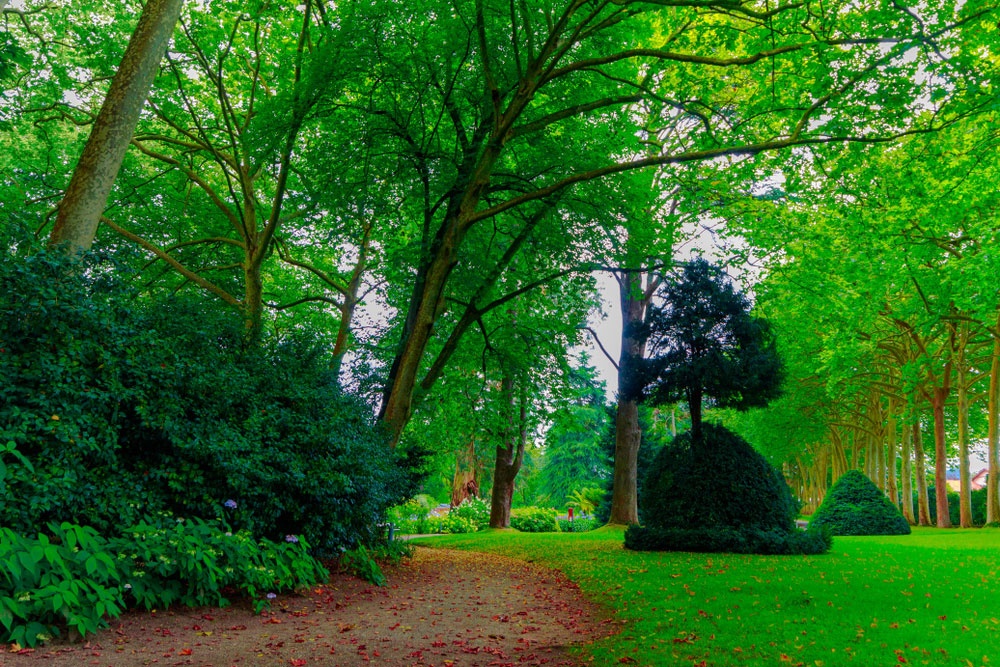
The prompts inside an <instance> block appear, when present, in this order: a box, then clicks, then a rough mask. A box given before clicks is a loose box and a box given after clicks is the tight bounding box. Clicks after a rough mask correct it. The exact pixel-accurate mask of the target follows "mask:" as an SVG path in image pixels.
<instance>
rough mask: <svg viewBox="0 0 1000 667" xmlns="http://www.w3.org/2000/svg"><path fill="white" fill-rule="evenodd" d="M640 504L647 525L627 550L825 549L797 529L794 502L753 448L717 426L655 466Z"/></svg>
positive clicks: (684, 439) (628, 540)
mask: <svg viewBox="0 0 1000 667" xmlns="http://www.w3.org/2000/svg"><path fill="white" fill-rule="evenodd" d="M643 489H644V492H643V496H642V497H641V498H640V499H639V502H640V505H641V515H642V517H643V521H644V525H642V526H638V525H636V526H630V527H629V528H628V530H627V531H626V533H625V547H626V548H628V549H639V550H664V551H674V550H680V551H706V552H708V551H730V552H735V553H767V554H810V553H823V552H825V551H827V550H829V548H830V544H831V542H830V539H829V537H828V536H826V535H824V534H823V533H822V532H821V531H819V530H812V531H810V532H808V533H802V532H800V531H799V530H798V529H797V528H796V527H795V515H796V512H797V510H798V503H796V502H795V501H794V499H793V498H792V494H791V491H790V490H789V488H788V484H786V483H785V480H784V478H783V477H782V476H781V473H779V472H778V471H777V470H776V469H775V468H774V467H773V466H772V465H771V464H769V463H768V462H767V461H766V460H765V459H764V457H763V456H761V455H760V454H759V453H757V451H755V450H754V449H753V447H751V446H750V444H749V443H748V442H747V441H746V440H744V439H743V438H741V437H739V436H738V435H736V434H735V433H733V432H731V431H729V430H727V429H725V428H723V427H722V426H719V425H713V424H705V425H704V426H703V429H702V434H701V437H700V438H693V437H692V435H691V433H690V432H688V433H682V434H680V435H678V436H677V437H676V438H674V440H673V442H671V443H670V444H668V445H666V446H665V447H663V448H662V449H661V450H660V452H659V453H658V454H657V456H656V459H655V460H654V461H653V465H652V466H651V468H650V470H649V473H648V476H647V478H646V481H645V484H644V485H643Z"/></svg>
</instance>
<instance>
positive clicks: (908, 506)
mask: <svg viewBox="0 0 1000 667" xmlns="http://www.w3.org/2000/svg"><path fill="white" fill-rule="evenodd" d="M912 441H913V429H910V428H907V427H906V426H905V425H904V426H903V451H902V454H901V456H900V458H902V460H903V461H902V463H903V465H902V471H901V474H900V476H901V477H902V478H903V480H902V482H903V483H902V489H901V490H902V496H903V497H902V498H901V500H902V503H903V518H905V519H906V520H907V521H908V522H909V523H910V525H911V526H912V525H915V524H916V523H917V519H916V517H915V516H914V515H913V447H912Z"/></svg>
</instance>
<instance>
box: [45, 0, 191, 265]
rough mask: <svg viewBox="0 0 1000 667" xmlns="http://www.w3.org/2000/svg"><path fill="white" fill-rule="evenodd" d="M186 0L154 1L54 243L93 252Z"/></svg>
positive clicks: (70, 191)
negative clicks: (123, 162) (110, 199)
mask: <svg viewBox="0 0 1000 667" xmlns="http://www.w3.org/2000/svg"><path fill="white" fill-rule="evenodd" d="M183 4H184V2H183V0H148V2H146V4H145V6H144V7H143V9H142V14H141V15H140V16H139V23H138V25H136V28H135V32H133V33H132V37H131V39H129V43H128V47H127V48H126V49H125V55H124V56H123V57H122V61H121V63H120V64H119V66H118V71H117V72H115V76H114V78H113V79H112V80H111V87H110V88H109V89H108V93H107V95H106V96H105V98H104V103H103V104H102V106H101V110H100V112H99V113H98V114H97V118H96V119H95V120H94V124H93V126H92V127H91V129H90V137H89V138H88V139H87V144H86V146H84V149H83V153H82V154H81V155H80V161H79V162H78V163H77V165H76V169H75V170H74V171H73V176H72V178H71V179H70V182H69V187H67V188H66V194H65V195H64V196H63V199H62V202H61V203H60V204H59V212H58V214H57V216H56V223H55V226H54V227H53V229H52V234H51V235H50V236H49V245H50V246H51V247H63V248H65V250H66V251H67V252H70V253H78V252H82V251H85V250H89V249H90V246H91V245H92V244H93V242H94V236H95V235H96V234H97V226H98V224H99V223H100V220H101V215H102V214H103V213H104V208H105V206H106V205H107V202H108V195H109V194H111V187H112V186H113V185H114V182H115V178H116V177H117V176H118V170H119V169H120V168H121V165H122V160H123V159H124V158H125V152H126V151H127V150H128V147H129V143H130V142H131V141H132V135H133V133H134V132H135V126H136V124H137V123H138V122H139V112H140V111H141V110H142V107H143V105H145V103H146V97H147V96H148V95H149V89H150V88H151V87H152V85H153V80H154V79H155V78H156V73H157V71H158V70H159V65H160V61H161V60H162V59H163V54H164V53H165V52H166V50H167V44H168V43H169V42H170V36H171V35H172V34H173V32H174V26H175V25H176V24H177V19H178V18H179V17H180V14H181V7H182V6H183Z"/></svg>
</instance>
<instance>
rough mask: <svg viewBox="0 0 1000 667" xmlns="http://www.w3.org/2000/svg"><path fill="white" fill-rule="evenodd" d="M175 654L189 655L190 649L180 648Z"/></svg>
mask: <svg viewBox="0 0 1000 667" xmlns="http://www.w3.org/2000/svg"><path fill="white" fill-rule="evenodd" d="M177 654H178V655H191V649H189V648H182V649H181V650H180V651H178V652H177Z"/></svg>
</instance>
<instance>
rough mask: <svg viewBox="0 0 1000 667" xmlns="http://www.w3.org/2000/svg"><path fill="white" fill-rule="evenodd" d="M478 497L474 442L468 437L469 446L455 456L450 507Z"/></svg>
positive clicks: (473, 439)
mask: <svg viewBox="0 0 1000 667" xmlns="http://www.w3.org/2000/svg"><path fill="white" fill-rule="evenodd" d="M478 495H479V483H478V482H477V481H476V440H475V438H471V437H470V438H469V444H468V445H466V446H465V447H463V448H462V449H461V450H459V451H458V453H457V454H456V455H455V475H454V477H452V480H451V506H452V507H458V506H459V505H461V504H462V501H464V500H465V499H467V498H469V497H470V496H478Z"/></svg>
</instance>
